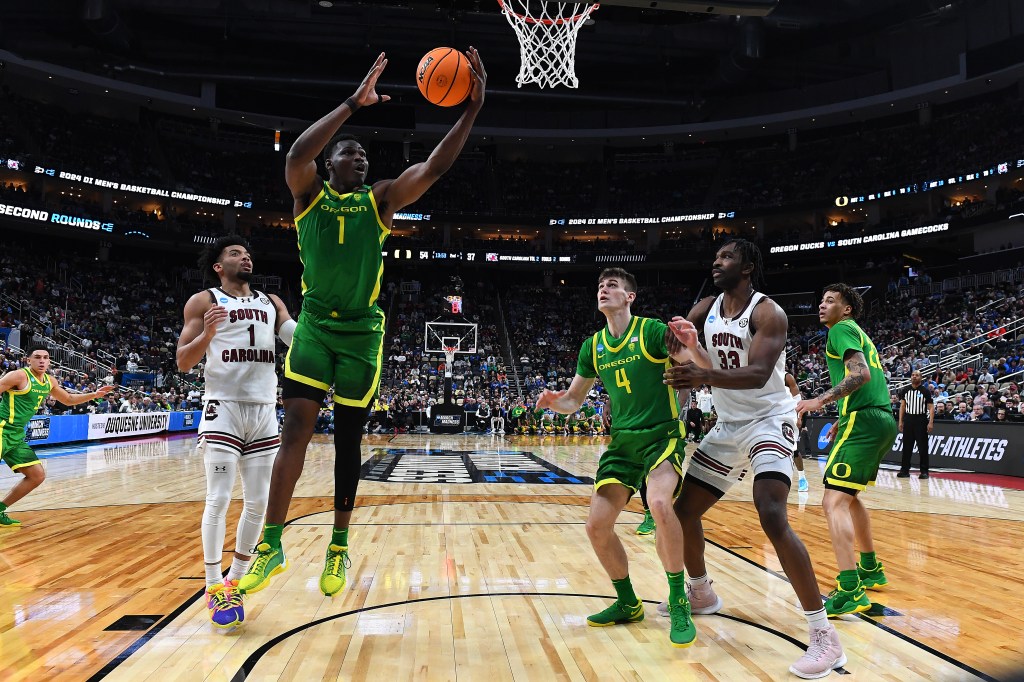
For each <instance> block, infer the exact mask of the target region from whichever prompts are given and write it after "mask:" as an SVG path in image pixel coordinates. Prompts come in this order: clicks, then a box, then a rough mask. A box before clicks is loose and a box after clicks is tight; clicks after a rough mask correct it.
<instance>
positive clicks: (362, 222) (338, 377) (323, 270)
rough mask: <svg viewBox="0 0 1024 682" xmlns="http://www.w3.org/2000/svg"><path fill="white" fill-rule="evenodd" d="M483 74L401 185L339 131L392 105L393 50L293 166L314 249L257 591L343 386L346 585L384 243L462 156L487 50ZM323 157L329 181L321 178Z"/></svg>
mask: <svg viewBox="0 0 1024 682" xmlns="http://www.w3.org/2000/svg"><path fill="white" fill-rule="evenodd" d="M467 57H468V58H469V65H470V68H471V69H472V72H473V89H472V91H471V93H470V97H469V105H468V106H467V107H466V110H465V111H464V112H463V114H462V116H461V117H460V118H459V120H458V121H457V122H456V123H455V125H454V127H452V129H451V131H449V133H448V134H447V135H446V136H445V138H444V139H443V140H441V142H440V144H438V145H437V147H436V148H435V149H434V151H433V152H432V153H431V154H430V157H429V158H428V159H427V160H426V161H424V162H422V163H417V164H415V165H412V166H410V167H409V168H407V169H406V170H405V171H404V172H403V173H402V174H401V175H399V176H398V178H397V179H394V180H378V181H377V182H375V183H374V184H373V186H372V187H371V186H370V185H367V184H365V182H366V177H367V172H368V170H369V162H368V160H367V158H366V151H365V150H364V149H363V147H362V145H361V144H360V143H359V141H358V140H357V139H356V138H354V137H352V136H351V135H339V136H338V137H335V138H333V139H332V137H331V136H332V135H334V133H335V131H337V130H338V128H339V127H340V126H341V124H342V123H344V122H345V121H346V120H348V117H349V116H351V115H352V114H353V113H354V112H355V111H356V110H357V109H359V108H360V107H364V106H371V105H374V104H379V103H381V102H387V101H388V100H389V99H390V97H388V96H387V95H378V94H377V91H376V86H377V79H378V78H380V75H381V73H383V71H384V67H386V66H387V63H388V61H387V59H385V57H384V53H381V54H380V56H379V57H377V61H376V62H375V63H374V65H373V67H372V68H371V69H370V71H369V73H367V74H366V77H365V78H364V79H363V82H362V83H360V85H359V87H358V88H356V91H355V93H354V94H353V95H352V96H351V97H349V98H348V99H346V100H345V101H344V102H343V103H342V104H341V105H340V106H338V108H336V109H335V110H334V111H332V112H331V113H329V114H327V115H326V116H324V117H323V118H321V119H320V120H319V121H317V122H316V123H314V124H313V125H312V126H310V127H309V128H308V129H307V130H306V131H305V132H303V133H302V135H300V136H299V138H298V139H297V140H295V144H293V145H292V148H291V149H290V150H289V152H288V157H287V160H286V163H285V180H286V181H287V183H288V188H289V189H290V190H291V193H292V197H293V199H294V201H295V205H294V215H295V225H296V229H297V231H298V238H299V250H300V252H301V254H302V264H303V273H302V292H303V302H302V313H301V314H300V315H299V322H298V328H297V329H296V330H295V340H294V342H293V343H292V346H291V348H290V349H289V351H288V355H287V357H286V358H285V379H284V383H283V397H284V406H285V417H284V426H283V429H282V432H281V452H280V454H279V455H278V457H277V461H276V463H275V464H274V475H273V479H272V480H271V484H270V504H269V505H268V507H267V522H266V527H265V528H264V531H263V540H262V542H261V543H260V545H259V546H258V548H257V550H258V556H257V557H256V559H255V560H254V561H253V563H252V566H251V567H250V569H249V573H247V574H246V576H245V577H244V578H243V580H242V582H241V587H242V590H243V591H245V592H256V591H257V590H260V589H263V587H265V586H266V585H267V583H268V581H269V579H270V578H271V576H273V575H275V574H277V573H280V572H281V571H283V570H285V569H286V567H287V561H286V559H285V553H284V549H283V547H282V545H281V533H282V531H283V529H284V522H285V519H286V518H287V515H288V505H289V503H290V502H291V498H292V494H293V493H294V491H295V484H296V482H297V481H298V480H299V475H300V474H301V473H302V466H303V463H304V461H305V457H306V446H307V445H308V444H309V440H310V438H311V437H312V435H313V429H314V427H315V425H316V419H317V415H318V414H319V412H320V406H321V405H322V403H323V400H324V397H325V396H326V394H327V391H328V389H330V388H331V386H332V385H333V386H334V402H335V403H336V405H335V408H334V452H335V458H334V485H335V491H334V531H333V533H332V535H331V540H330V542H329V544H328V547H327V554H326V560H325V566H324V570H323V572H322V573H321V575H320V590H321V591H322V592H323V593H324V594H325V595H327V596H333V595H335V594H337V593H338V592H339V591H341V590H342V588H344V587H345V581H346V576H345V570H346V568H348V567H349V565H350V563H349V555H348V550H349V544H348V527H349V521H350V519H351V517H352V509H353V507H354V506H355V498H356V488H357V486H358V484H359V467H360V464H361V457H360V447H359V443H360V441H361V440H362V437H363V426H364V425H365V424H366V419H367V415H368V413H369V406H370V402H371V401H372V400H373V397H374V395H376V393H377V388H378V385H379V383H380V371H381V355H382V352H383V344H384V312H383V311H382V310H381V309H380V308H379V307H378V306H377V297H378V296H379V295H380V288H381V278H382V277H383V274H384V261H383V259H382V257H381V245H382V244H383V243H384V240H385V239H386V238H387V236H388V234H390V233H391V220H392V217H393V216H394V214H395V211H398V210H400V209H401V208H403V207H405V206H408V205H409V204H411V203H413V202H414V201H416V200H417V199H419V198H420V197H422V196H423V194H424V193H425V192H426V191H427V190H428V189H430V186H431V185H433V184H434V183H435V182H436V181H437V179H438V178H440V177H441V175H443V174H444V173H445V172H446V171H447V170H448V169H449V168H451V166H452V164H453V163H455V159H456V158H458V156H459V153H460V152H461V151H462V147H463V145H464V144H465V143H466V138H467V137H469V132H470V130H471V129H472V127H473V122H474V121H475V120H476V117H477V114H478V113H479V112H480V108H481V107H482V106H483V103H484V86H485V84H486V81H487V74H486V72H485V71H484V65H483V62H482V61H481V60H480V55H479V54H478V53H477V51H476V49H475V48H472V47H471V48H469V51H468V53H467ZM321 150H322V151H323V158H324V165H325V167H326V169H327V179H326V180H324V179H323V178H322V177H320V175H318V173H317V167H316V157H317V155H318V154H319V153H320V152H321Z"/></svg>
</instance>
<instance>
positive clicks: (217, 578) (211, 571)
mask: <svg viewBox="0 0 1024 682" xmlns="http://www.w3.org/2000/svg"><path fill="white" fill-rule="evenodd" d="M222 582H224V578H223V576H221V573H220V564H206V586H207V587H209V586H210V585H216V584H217V583H222Z"/></svg>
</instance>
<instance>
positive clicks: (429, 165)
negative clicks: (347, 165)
mask: <svg viewBox="0 0 1024 682" xmlns="http://www.w3.org/2000/svg"><path fill="white" fill-rule="evenodd" d="M466 57H467V59H468V60H469V67H470V69H471V70H472V72H473V89H472V91H470V94H469V105H468V106H467V107H466V110H465V111H464V112H462V116H460V117H459V120H458V121H457V122H456V123H455V125H454V126H453V127H452V129H451V130H450V131H448V134H447V135H445V136H444V139H443V140H441V142H440V143H439V144H438V145H437V147H435V148H434V151H433V152H431V153H430V157H429V158H427V160H426V161H424V162H422V163H417V164H414V165H412V166H409V167H408V168H406V169H405V171H404V172H403V173H402V174H401V175H399V176H398V177H397V178H396V179H394V180H382V181H380V182H378V183H377V184H375V185H374V187H373V193H374V194H375V195H377V197H378V199H379V201H378V204H379V206H380V211H381V219H382V220H384V222H385V223H389V221H390V220H391V216H393V215H394V213H395V211H398V210H400V209H402V208H404V207H406V206H408V205H409V204H411V203H413V202H414V201H416V200H417V199H419V198H420V197H422V196H423V195H424V194H425V193H426V191H427V190H428V189H430V186H431V185H433V184H434V183H435V182H437V179H438V178H440V177H441V176H442V175H444V174H445V172H447V170H448V169H449V168H451V167H452V164H453V163H455V159H457V158H458V157H459V154H460V153H461V152H462V147H463V146H465V144H466V139H467V138H468V137H469V131H470V130H472V129H473V123H474V122H475V121H476V115H477V114H478V113H479V112H480V108H481V107H482V106H483V104H484V92H485V89H486V86H487V71H486V69H484V63H483V61H482V60H481V59H480V53H479V52H477V50H476V48H475V47H470V48H469V50H467V51H466Z"/></svg>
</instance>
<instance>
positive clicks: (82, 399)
mask: <svg viewBox="0 0 1024 682" xmlns="http://www.w3.org/2000/svg"><path fill="white" fill-rule="evenodd" d="M113 390H114V387H113V386H100V387H99V388H98V389H96V390H95V391H91V392H89V393H75V394H71V393H68V392H67V391H65V390H64V387H63V386H58V385H57V384H54V385H53V386H52V387H51V388H50V395H52V396H53V397H54V398H56V399H57V401H58V402H62V403H64V404H65V405H67V406H68V407H71V406H72V405H81V404H82V403H87V402H89V401H90V400H96V398H102V397H103V396H105V395H106V394H108V393H110V392H111V391H113Z"/></svg>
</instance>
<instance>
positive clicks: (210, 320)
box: [203, 305, 228, 339]
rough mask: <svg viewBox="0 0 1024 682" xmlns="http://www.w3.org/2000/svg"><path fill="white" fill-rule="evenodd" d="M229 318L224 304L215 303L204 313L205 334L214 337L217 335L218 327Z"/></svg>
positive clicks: (210, 337)
mask: <svg viewBox="0 0 1024 682" xmlns="http://www.w3.org/2000/svg"><path fill="white" fill-rule="evenodd" d="M226 319H228V310H227V308H225V307H224V306H222V305H215V306H213V307H212V308H210V309H209V310H207V311H206V314H205V315H203V334H205V335H206V337H207V338H209V339H212V338H213V337H214V336H216V335H217V327H218V326H220V323H221V322H223V321H224V320H226Z"/></svg>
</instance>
